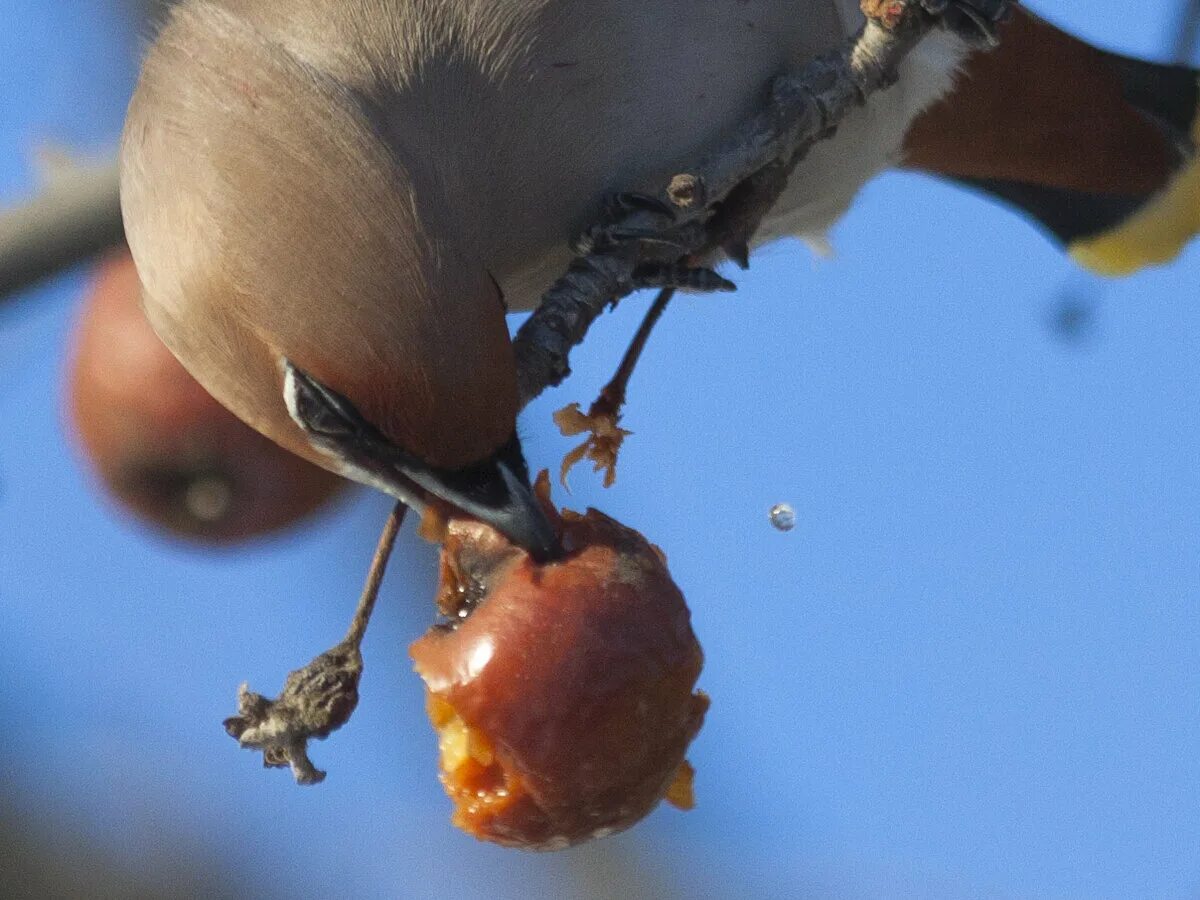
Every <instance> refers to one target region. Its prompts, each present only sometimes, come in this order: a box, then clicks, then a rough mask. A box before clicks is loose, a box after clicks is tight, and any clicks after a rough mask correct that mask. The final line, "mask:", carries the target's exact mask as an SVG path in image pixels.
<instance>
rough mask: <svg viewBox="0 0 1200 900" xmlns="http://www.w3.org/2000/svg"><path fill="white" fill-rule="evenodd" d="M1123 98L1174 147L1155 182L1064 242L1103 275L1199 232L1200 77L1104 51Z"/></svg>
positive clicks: (1167, 257) (1174, 251) (1170, 249)
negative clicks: (1124, 207) (1119, 212)
mask: <svg viewBox="0 0 1200 900" xmlns="http://www.w3.org/2000/svg"><path fill="white" fill-rule="evenodd" d="M1105 57H1106V60H1107V61H1108V62H1109V64H1110V65H1111V66H1112V69H1113V72H1114V73H1116V76H1117V77H1118V79H1119V80H1120V83H1121V85H1122V88H1123V89H1124V95H1125V98H1126V99H1127V100H1128V102H1129V103H1130V104H1131V105H1132V106H1133V107H1134V108H1135V109H1137V110H1139V111H1140V112H1141V113H1142V114H1143V115H1145V116H1146V117H1147V118H1148V119H1149V120H1150V121H1151V122H1153V123H1155V124H1156V125H1157V126H1158V127H1159V128H1160V129H1161V130H1162V132H1163V134H1164V136H1165V137H1166V138H1167V139H1168V140H1169V141H1170V142H1171V144H1172V145H1173V146H1174V148H1175V149H1176V152H1177V159H1178V162H1177V164H1176V165H1175V166H1174V167H1173V168H1172V171H1171V172H1170V174H1169V176H1168V178H1167V179H1166V180H1165V181H1164V182H1163V184H1162V185H1161V187H1160V188H1159V189H1158V190H1157V191H1154V192H1152V193H1150V194H1149V195H1147V196H1145V197H1143V198H1141V199H1142V202H1141V203H1140V204H1138V205H1137V206H1135V207H1134V208H1133V209H1131V210H1130V212H1129V213H1128V214H1127V215H1125V216H1123V217H1119V218H1116V219H1115V220H1114V221H1110V222H1106V223H1104V226H1103V227H1102V228H1101V229H1099V230H1096V231H1094V232H1093V233H1092V234H1081V235H1079V236H1078V237H1076V238H1075V239H1074V240H1073V241H1071V242H1070V244H1069V247H1070V251H1071V255H1072V256H1073V257H1074V258H1075V259H1076V260H1077V261H1078V262H1079V263H1080V264H1081V265H1083V266H1084V267H1086V268H1089V269H1092V270H1093V271H1096V272H1099V273H1101V274H1104V275H1114V276H1115V275H1127V274H1130V273H1132V272H1135V271H1137V270H1138V269H1141V268H1143V267H1145V266H1151V265H1160V264H1162V263H1166V262H1170V261H1171V260H1172V259H1174V258H1175V257H1176V256H1178V255H1179V253H1180V252H1181V251H1182V250H1183V248H1184V246H1185V245H1186V244H1187V243H1188V241H1189V240H1191V238H1192V237H1193V236H1194V235H1196V234H1197V233H1200V154H1198V152H1197V150H1198V148H1200V114H1198V112H1200V78H1198V77H1197V73H1196V71H1195V70H1193V69H1189V68H1186V67H1183V66H1164V65H1156V64H1154V63H1148V62H1143V61H1141V60H1137V59H1130V58H1129V57H1123V56H1117V55H1115V54H1105Z"/></svg>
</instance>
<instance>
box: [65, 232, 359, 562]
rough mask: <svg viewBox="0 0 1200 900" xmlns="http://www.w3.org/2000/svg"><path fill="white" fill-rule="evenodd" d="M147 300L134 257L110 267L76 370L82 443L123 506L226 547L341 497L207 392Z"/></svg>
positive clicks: (334, 485)
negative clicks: (145, 309)
mask: <svg viewBox="0 0 1200 900" xmlns="http://www.w3.org/2000/svg"><path fill="white" fill-rule="evenodd" d="M139 293H140V287H139V284H138V277H137V271H136V270H135V269H134V265H133V260H132V259H131V258H130V256H129V254H128V251H121V252H118V253H115V254H113V255H112V256H110V257H108V258H107V259H105V260H104V261H103V262H101V263H100V265H99V266H98V267H97V269H96V272H95V274H94V276H93V279H92V283H91V285H90V287H89V289H88V293H87V296H86V298H85V300H84V305H83V311H82V314H81V316H80V318H79V321H78V322H77V325H76V333H75V347H74V354H73V357H72V361H71V371H70V386H69V390H70V397H69V411H68V412H69V417H70V419H71V422H72V423H73V426H74V431H75V433H76V435H77V437H78V439H79V444H80V446H81V448H82V450H83V453H84V455H85V456H86V457H87V459H88V461H89V462H90V463H91V466H92V468H93V469H94V470H95V472H96V473H97V474H98V475H99V477H100V480H101V481H102V482H103V483H104V485H105V487H106V488H107V489H108V492H109V493H110V494H111V496H112V497H113V498H115V499H116V501H117V502H118V503H119V504H120V505H121V506H122V507H123V508H124V509H126V510H127V511H129V512H131V513H133V514H134V515H136V516H137V517H138V518H140V519H141V520H143V521H144V522H147V523H150V524H151V525H153V526H156V527H158V528H160V529H164V530H166V531H168V532H170V533H172V534H175V535H179V536H182V537H186V538H190V539H195V540H198V541H203V542H213V543H223V542H229V541H237V540H242V539H245V538H250V537H254V536H256V535H261V534H265V533H268V532H271V531H276V530H278V529H281V528H285V527H286V526H288V525H291V524H293V523H295V522H297V521H299V520H300V519H303V518H304V517H305V516H307V515H308V514H310V513H312V512H313V511H314V510H316V509H317V508H319V507H320V506H322V505H323V504H325V503H326V502H327V501H328V500H329V499H330V498H331V497H332V496H333V495H335V494H336V493H338V492H339V491H340V490H341V489H342V487H343V486H344V484H345V482H344V481H343V480H342V479H340V478H338V477H337V476H336V475H333V474H331V473H329V472H326V471H325V470H323V469H319V468H317V467H316V466H313V465H311V464H310V463H308V462H305V461H304V460H301V459H300V458H299V457H297V456H294V455H293V454H291V453H289V452H288V451H286V450H284V449H283V448H281V447H279V446H278V445H276V444H275V443H273V442H272V441H270V440H268V439H267V438H265V437H263V436H262V435H260V434H259V433H258V432H256V431H254V430H253V429H251V428H250V427H249V426H247V425H245V424H244V423H242V422H241V421H240V420H239V419H237V418H236V417H235V416H234V415H233V414H232V413H230V412H229V411H228V410H226V409H225V408H224V407H223V406H221V405H220V404H219V403H217V401H216V400H214V399H213V398H212V397H211V396H210V395H209V394H208V393H207V392H205V390H204V389H203V388H202V387H200V385H199V384H198V383H197V382H196V381H195V380H194V379H193V378H192V377H191V376H190V375H189V374H188V373H187V371H186V370H185V369H184V368H183V366H182V365H180V364H179V362H178V361H177V360H176V359H175V357H174V356H172V355H171V352H170V351H169V350H168V349H167V348H166V347H165V346H164V345H163V343H162V342H161V341H160V340H159V339H158V336H157V335H155V333H154V331H153V330H152V329H151V328H150V324H149V323H148V322H147V321H146V318H145V316H144V315H143V314H142V311H141V308H140V306H139ZM281 402H282V401H281Z"/></svg>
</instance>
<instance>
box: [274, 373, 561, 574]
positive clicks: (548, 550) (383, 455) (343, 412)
mask: <svg viewBox="0 0 1200 900" xmlns="http://www.w3.org/2000/svg"><path fill="white" fill-rule="evenodd" d="M283 393H284V401H285V402H286V404H287V408H288V412H289V413H290V414H291V416H292V419H293V420H294V421H295V422H296V424H298V425H299V426H300V428H301V429H302V430H303V431H304V432H305V434H306V435H307V436H308V438H309V440H310V441H311V442H312V443H313V445H314V446H316V447H318V448H319V449H321V450H324V451H325V452H327V453H331V454H333V455H335V456H336V457H338V458H339V459H340V460H342V461H343V462H344V464H345V465H346V467H347V469H349V470H350V471H348V472H347V474H349V475H350V476H351V477H354V478H356V479H357V480H359V481H362V482H364V483H366V484H369V485H371V486H372V487H375V488H377V489H379V490H381V491H383V492H384V493H387V494H390V495H391V496H393V497H395V498H396V499H398V500H401V501H403V502H404V503H406V504H407V505H409V506H410V507H412V508H413V509H415V510H416V511H418V512H423V511H424V509H425V507H426V506H428V504H429V500H430V498H431V497H432V498H436V499H438V500H441V501H443V502H445V503H448V504H450V505H451V506H453V507H454V508H456V509H458V510H460V511H461V512H463V513H466V514H467V515H469V516H472V517H473V518H476V519H479V520H480V521H481V522H483V523H485V524H487V525H490V526H492V527H493V528H495V529H496V530H497V531H499V532H500V533H501V534H503V535H504V536H505V537H507V538H508V539H509V540H510V541H512V542H513V543H514V544H516V545H517V546H519V547H522V548H524V549H525V550H527V551H528V552H529V554H530V555H531V556H533V557H534V558H535V559H536V560H538V561H539V562H544V561H545V560H548V559H552V558H553V557H555V556H557V555H558V553H559V544H558V536H557V534H556V533H555V529H554V526H553V525H551V524H550V520H549V518H548V517H547V515H546V512H545V510H543V509H542V506H541V504H540V503H539V502H538V500H537V498H536V497H535V496H534V494H533V491H532V489H531V488H530V487H529V472H528V468H527V467H526V464H525V458H524V456H523V455H522V453H521V444H520V442H519V441H518V440H517V436H516V434H515V433H514V434H513V436H512V438H511V439H510V440H509V441H508V442H507V443H506V444H505V445H504V446H503V447H501V448H500V449H499V450H498V451H496V453H494V454H493V455H492V456H491V457H489V458H488V459H486V460H484V461H482V462H479V463H475V464H474V465H471V466H468V467H466V468H463V469H439V468H436V467H434V466H430V465H429V464H427V463H425V462H423V461H422V460H420V459H418V458H417V457H415V456H414V455H412V454H411V453H407V452H405V451H404V450H403V449H401V448H400V447H397V446H396V445H395V444H393V443H392V442H391V441H389V440H388V439H387V438H386V437H384V436H383V435H382V434H381V433H380V432H379V430H378V429H377V428H375V426H373V425H372V424H371V423H370V422H368V421H367V420H366V419H364V418H363V417H362V415H361V414H360V413H359V412H358V410H357V409H355V407H354V405H353V404H352V403H351V402H350V401H349V400H347V399H346V398H345V397H343V396H342V395H341V394H339V393H337V392H336V391H334V390H332V389H330V388H329V387H327V386H326V385H324V384H322V383H321V382H319V381H317V379H315V378H313V377H312V376H311V375H309V374H308V373H307V372H304V371H303V370H301V369H299V368H297V367H296V366H294V365H293V364H292V363H291V362H290V361H287V360H285V361H284V391H283Z"/></svg>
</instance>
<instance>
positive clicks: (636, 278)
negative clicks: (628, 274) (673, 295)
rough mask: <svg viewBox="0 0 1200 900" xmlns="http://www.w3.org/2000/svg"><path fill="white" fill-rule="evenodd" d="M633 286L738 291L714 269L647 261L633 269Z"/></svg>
mask: <svg viewBox="0 0 1200 900" xmlns="http://www.w3.org/2000/svg"><path fill="white" fill-rule="evenodd" d="M633 286H634V288H635V289H639V290H640V289H642V288H660V289H661V288H676V289H678V290H681V291H687V292H689V293H693V294H715V293H728V292H730V291H736V290H737V285H736V284H734V283H733V282H732V281H730V280H729V279H728V278H723V277H721V276H720V275H718V274H717V273H716V272H714V271H713V270H712V269H706V268H704V267H702V266H689V265H688V264H687V263H686V262H680V263H645V264H643V265H640V266H638V267H637V268H636V269H634V270H633Z"/></svg>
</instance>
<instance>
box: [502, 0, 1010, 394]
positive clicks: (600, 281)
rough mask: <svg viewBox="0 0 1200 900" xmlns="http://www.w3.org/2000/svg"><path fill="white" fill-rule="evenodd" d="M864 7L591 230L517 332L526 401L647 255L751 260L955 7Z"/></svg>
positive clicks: (899, 3) (888, 2)
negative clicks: (816, 157) (663, 178)
mask: <svg viewBox="0 0 1200 900" xmlns="http://www.w3.org/2000/svg"><path fill="white" fill-rule="evenodd" d="M863 6H864V9H865V10H866V12H867V13H868V19H867V23H866V25H865V26H864V28H863V29H862V30H861V31H860V32H859V34H858V35H857V36H856V37H855V38H854V39H853V40H852V41H850V42H848V43H847V44H846V46H844V47H843V48H842V49H841V50H839V51H835V52H833V53H830V54H828V55H826V56H822V57H819V58H818V59H816V60H814V61H813V62H811V63H809V64H808V65H807V66H806V67H805V68H804V69H803V70H802V71H800V72H799V73H797V74H794V75H786V76H782V77H780V78H778V79H776V81H775V82H774V83H773V84H772V85H771V87H770V91H769V95H768V97H767V98H766V103H765V106H764V108H763V109H762V110H761V111H760V112H758V113H757V114H756V115H754V116H752V117H751V118H750V119H748V120H747V121H746V122H745V123H743V125H742V126H741V127H740V128H739V129H737V130H736V131H735V132H734V133H733V134H732V135H731V136H730V137H729V138H728V139H727V140H726V141H724V142H723V143H722V144H720V145H719V146H717V147H716V148H715V149H714V150H713V151H712V152H711V153H710V154H709V155H708V156H706V157H705V158H703V159H702V160H700V161H699V162H698V163H697V165H696V166H694V167H693V168H692V169H691V170H690V171H688V172H684V173H680V174H678V175H676V176H675V177H674V178H672V179H671V180H670V182H669V183H668V184H666V185H664V186H663V187H662V189H661V190H660V191H659V192H658V194H657V196H656V197H653V198H650V200H651V202H649V203H642V204H639V205H638V206H634V207H628V206H627V207H622V208H620V209H619V211H618V214H617V215H614V216H611V217H610V219H609V221H607V222H605V223H603V224H602V225H601V226H600V227H599V228H597V229H593V230H592V231H593V234H592V235H591V236H590V239H589V240H588V241H587V242H586V244H585V247H586V249H587V252H586V253H585V254H584V255H582V256H580V257H578V258H577V259H576V260H575V261H574V262H573V263H572V265H571V268H570V270H569V271H568V272H567V274H566V275H564V276H563V277H562V278H560V279H559V280H558V281H557V282H556V283H555V284H554V285H553V286H552V287H551V288H550V290H549V291H548V292H547V293H546V295H545V296H544V297H543V300H542V303H541V305H540V306H539V307H538V309H537V311H536V312H535V313H534V314H533V315H532V316H531V317H530V318H529V320H528V321H527V322H526V323H525V324H524V325H523V326H522V327H521V329H520V331H519V332H518V333H517V337H516V352H517V360H518V386H519V390H520V397H521V403H522V405H525V404H528V403H529V402H530V401H531V400H533V399H534V398H535V397H537V396H538V395H539V394H540V393H541V392H542V391H543V390H545V389H546V388H547V387H552V386H555V385H558V384H560V383H561V382H562V381H563V380H564V379H565V378H566V377H567V375H569V374H570V366H569V362H568V355H569V353H570V351H571V349H572V348H574V347H575V346H576V345H578V344H579V343H580V342H582V340H583V338H584V336H585V335H586V334H587V331H588V328H589V327H590V326H591V324H592V322H593V321H595V319H596V317H597V316H599V315H600V313H601V312H602V311H603V310H604V307H605V306H606V305H608V304H610V303H613V302H615V301H616V300H618V299H620V298H621V297H623V296H625V295H626V294H628V293H630V292H631V291H632V290H634V289H635V288H636V287H637V286H638V283H637V277H636V272H637V269H638V266H639V265H642V264H644V263H645V262H646V261H647V260H648V259H649V260H652V261H657V262H662V261H664V255H665V257H666V260H665V261H668V262H678V261H679V260H688V259H696V258H699V257H702V256H703V255H705V254H708V253H711V252H713V251H715V250H717V249H724V250H725V251H726V252H727V253H728V254H729V255H730V256H731V257H733V258H734V259H735V260H736V261H738V262H744V261H745V259H744V257H745V252H746V247H747V246H748V244H749V242H750V240H751V238H752V237H753V233H754V230H755V229H756V228H757V226H758V224H759V222H760V221H761V219H762V217H763V215H764V214H765V213H766V212H767V211H768V210H769V209H770V207H771V206H772V205H773V204H774V203H775V201H776V200H777V199H778V198H779V196H780V194H781V193H782V192H783V189H784V188H785V187H786V185H787V178H788V175H789V174H790V173H791V170H792V168H793V167H794V166H795V165H796V163H797V162H799V161H800V160H801V159H803V157H804V156H805V154H807V153H808V151H809V150H810V149H811V148H812V147H813V145H815V144H816V143H817V142H818V141H820V140H823V139H825V138H826V137H828V136H830V135H831V134H832V133H833V132H834V131H835V130H836V128H837V126H838V125H839V123H840V122H841V121H842V120H843V118H845V116H846V114H847V113H848V112H850V110H852V109H854V108H855V107H857V106H859V105H861V104H862V103H864V102H865V101H866V99H867V98H868V97H870V96H871V95H872V94H875V93H876V92H878V91H880V90H883V89H884V88H887V87H889V86H890V85H891V84H892V83H893V82H894V81H895V80H896V77H897V74H896V73H897V67H898V66H899V64H900V63H901V62H902V61H903V60H904V58H905V57H906V56H907V55H908V54H909V53H910V52H911V51H912V49H913V48H914V47H916V46H917V44H919V43H920V42H921V40H922V39H923V38H924V37H925V36H926V35H927V34H929V33H930V31H932V30H933V29H934V28H936V27H938V26H939V24H940V22H941V18H940V17H939V16H937V15H933V14H931V13H930V12H928V11H927V10H928V9H932V8H938V7H940V8H942V9H943V10H944V11H947V12H949V11H951V10H955V9H957V7H955V6H954V5H953V4H947V3H944V2H942V3H934V2H931V0H864V2H863ZM998 6H1000V7H1001V9H1002V8H1003V6H1004V4H998ZM960 12H961V10H960ZM975 15H976V14H972V18H974V17H975ZM980 24H981V27H984V28H985V30H986V24H987V23H982V22H981V23H980Z"/></svg>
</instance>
